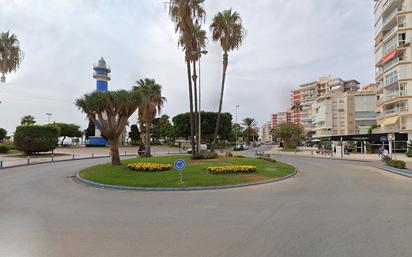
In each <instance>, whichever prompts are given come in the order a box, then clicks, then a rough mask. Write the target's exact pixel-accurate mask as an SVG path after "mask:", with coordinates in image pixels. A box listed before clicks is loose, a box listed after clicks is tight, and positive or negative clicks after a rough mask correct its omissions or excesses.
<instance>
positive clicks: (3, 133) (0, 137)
mask: <svg viewBox="0 0 412 257" xmlns="http://www.w3.org/2000/svg"><path fill="white" fill-rule="evenodd" d="M6 136H7V130H5V129H4V128H0V142H1V141H3V139H4V138H5V137H6Z"/></svg>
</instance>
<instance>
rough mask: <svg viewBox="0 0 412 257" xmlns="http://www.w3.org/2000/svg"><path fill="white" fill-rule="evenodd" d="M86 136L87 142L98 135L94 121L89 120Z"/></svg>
mask: <svg viewBox="0 0 412 257" xmlns="http://www.w3.org/2000/svg"><path fill="white" fill-rule="evenodd" d="M84 135H85V136H86V140H89V137H94V136H95V135H96V125H94V123H93V121H91V120H89V126H87V129H86V131H85V132H84Z"/></svg>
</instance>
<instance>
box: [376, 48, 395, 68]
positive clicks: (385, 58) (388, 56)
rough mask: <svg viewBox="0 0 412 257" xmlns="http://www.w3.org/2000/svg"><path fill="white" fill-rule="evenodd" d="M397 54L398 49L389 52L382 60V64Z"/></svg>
mask: <svg viewBox="0 0 412 257" xmlns="http://www.w3.org/2000/svg"><path fill="white" fill-rule="evenodd" d="M395 56H396V49H395V50H393V51H392V52H390V53H389V54H387V55H386V56H385V57H383V59H382V60H381V61H380V63H379V64H380V65H383V64H385V63H386V62H387V61H389V60H390V59H392V58H393V57H395Z"/></svg>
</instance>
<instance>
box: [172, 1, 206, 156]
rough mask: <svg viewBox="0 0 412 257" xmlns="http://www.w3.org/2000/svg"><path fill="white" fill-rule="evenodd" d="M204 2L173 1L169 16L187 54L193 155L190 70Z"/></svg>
mask: <svg viewBox="0 0 412 257" xmlns="http://www.w3.org/2000/svg"><path fill="white" fill-rule="evenodd" d="M203 3H204V0H171V1H170V2H169V15H170V18H171V19H172V21H173V23H174V24H175V32H176V33H179V34H180V38H179V46H181V47H182V48H183V51H184V52H185V61H186V69H187V79H188V86H189V106H190V128H191V141H192V154H193V155H194V154H195V152H196V148H195V138H194V136H195V117H194V113H193V87H192V74H191V68H190V61H191V52H192V49H191V47H190V46H191V42H192V41H193V33H192V31H193V30H192V28H193V26H194V25H195V24H201V23H202V22H204V20H205V16H206V13H205V10H204V8H203Z"/></svg>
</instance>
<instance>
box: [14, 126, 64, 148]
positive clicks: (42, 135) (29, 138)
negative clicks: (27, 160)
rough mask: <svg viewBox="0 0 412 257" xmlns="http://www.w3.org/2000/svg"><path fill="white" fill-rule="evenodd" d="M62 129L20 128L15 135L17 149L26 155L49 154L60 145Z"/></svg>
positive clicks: (46, 127)
mask: <svg viewBox="0 0 412 257" xmlns="http://www.w3.org/2000/svg"><path fill="white" fill-rule="evenodd" d="M59 134H60V129H59V128H58V127H57V126H54V125H45V126H39V125H24V126H18V127H17V128H16V132H15V133H14V144H15V146H16V149H17V150H19V151H22V152H24V153H25V154H26V155H31V154H33V153H40V152H48V151H51V150H53V149H55V148H56V147H57V146H58V144H59V141H58V140H59Z"/></svg>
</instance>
